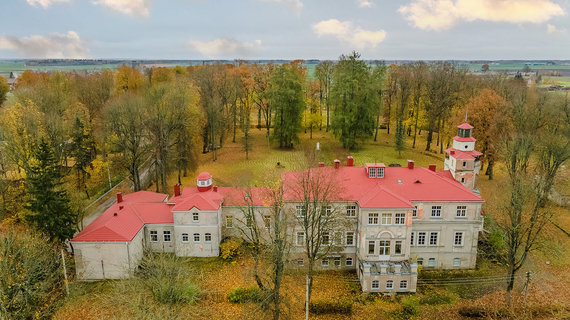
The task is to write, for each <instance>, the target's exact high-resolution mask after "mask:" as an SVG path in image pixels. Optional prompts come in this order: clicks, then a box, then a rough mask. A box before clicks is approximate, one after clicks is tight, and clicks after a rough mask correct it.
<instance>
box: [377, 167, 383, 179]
mask: <svg viewBox="0 0 570 320" xmlns="http://www.w3.org/2000/svg"><path fill="white" fill-rule="evenodd" d="M377 170H378V171H377V173H376V176H377V177H378V178H384V168H378V169H377Z"/></svg>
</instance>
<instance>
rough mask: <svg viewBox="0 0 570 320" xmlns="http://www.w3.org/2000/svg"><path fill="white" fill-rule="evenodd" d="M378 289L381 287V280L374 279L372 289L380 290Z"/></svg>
mask: <svg viewBox="0 0 570 320" xmlns="http://www.w3.org/2000/svg"><path fill="white" fill-rule="evenodd" d="M378 289H380V281H378V280H372V290H378Z"/></svg>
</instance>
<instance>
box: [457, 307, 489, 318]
mask: <svg viewBox="0 0 570 320" xmlns="http://www.w3.org/2000/svg"><path fill="white" fill-rule="evenodd" d="M458 312H459V315H461V316H462V317H466V318H483V317H486V316H487V312H486V311H485V310H484V309H483V308H482V307H478V306H465V307H461V308H460V309H459V310H458Z"/></svg>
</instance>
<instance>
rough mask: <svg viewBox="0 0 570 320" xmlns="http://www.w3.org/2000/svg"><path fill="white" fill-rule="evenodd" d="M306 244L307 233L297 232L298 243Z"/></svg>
mask: <svg viewBox="0 0 570 320" xmlns="http://www.w3.org/2000/svg"><path fill="white" fill-rule="evenodd" d="M304 244H305V233H304V232H297V245H298V246H302V245H304Z"/></svg>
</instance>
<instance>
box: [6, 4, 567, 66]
mask: <svg viewBox="0 0 570 320" xmlns="http://www.w3.org/2000/svg"><path fill="white" fill-rule="evenodd" d="M569 11H570V0H1V1H0V17H1V18H0V59H13V58H93V59H183V60H189V59H198V60H199V59H236V58H240V59H337V58H338V57H339V56H340V55H341V54H349V53H351V52H352V51H353V50H355V51H357V52H359V53H361V55H362V57H363V58H364V59H385V60H419V59H425V60H450V59H451V60H453V59H455V60H499V59H521V60H531V59H555V60H565V59H570V54H569V53H570V19H569V16H568V13H569Z"/></svg>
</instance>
